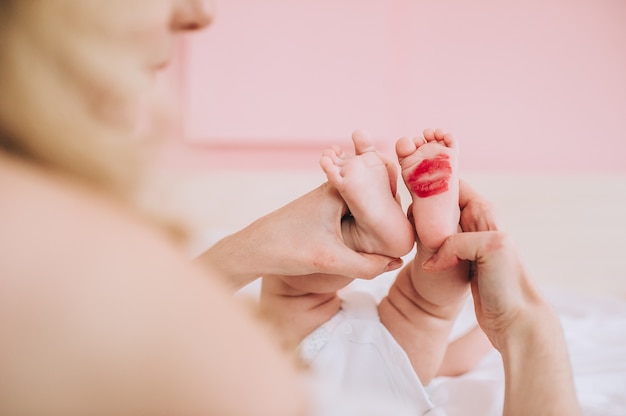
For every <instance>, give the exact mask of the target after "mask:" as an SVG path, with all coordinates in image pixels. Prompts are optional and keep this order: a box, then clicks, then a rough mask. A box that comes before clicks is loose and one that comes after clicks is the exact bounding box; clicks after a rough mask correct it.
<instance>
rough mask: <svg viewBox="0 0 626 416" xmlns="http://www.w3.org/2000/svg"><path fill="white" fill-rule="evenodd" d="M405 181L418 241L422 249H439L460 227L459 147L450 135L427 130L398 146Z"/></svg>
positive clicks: (398, 143)
mask: <svg viewBox="0 0 626 416" xmlns="http://www.w3.org/2000/svg"><path fill="white" fill-rule="evenodd" d="M396 153H397V155H398V160H399V162H400V166H401V168H402V178H403V179H404V183H405V184H406V186H407V188H408V189H409V191H410V193H411V197H412V198H413V204H412V208H411V212H410V214H409V215H411V214H412V215H413V221H414V225H415V231H416V232H417V238H418V241H419V243H420V244H421V245H422V247H423V248H425V249H427V250H429V251H430V250H432V251H434V250H437V249H438V248H439V247H440V246H441V244H442V243H443V241H444V240H445V239H446V238H447V237H449V236H450V235H452V234H454V233H456V232H457V229H458V224H459V216H460V210H459V179H458V174H457V159H458V148H457V144H456V141H455V139H454V138H453V137H452V135H451V134H450V133H444V132H443V131H442V130H441V129H437V130H435V131H432V130H425V131H424V137H423V138H422V137H419V138H415V139H412V140H411V139H407V138H402V139H400V140H398V142H397V143H396Z"/></svg>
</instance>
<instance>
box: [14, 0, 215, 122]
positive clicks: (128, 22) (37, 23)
mask: <svg viewBox="0 0 626 416" xmlns="http://www.w3.org/2000/svg"><path fill="white" fill-rule="evenodd" d="M6 4H9V6H8V7H7V8H6V10H8V12H7V17H8V19H7V21H8V22H10V24H11V29H10V31H11V32H9V33H10V35H11V36H12V37H11V39H19V41H18V40H16V41H11V42H12V43H14V44H17V43H18V42H19V48H20V51H21V52H20V54H21V55H23V57H24V58H25V60H24V62H28V64H26V66H27V68H28V69H30V70H32V71H33V72H34V73H35V72H41V71H42V70H43V71H49V72H51V73H52V72H54V73H55V74H56V75H55V77H56V78H58V80H59V82H61V83H63V85H64V86H65V85H66V86H67V88H68V90H72V91H74V92H77V93H78V94H80V95H82V96H83V100H84V101H85V102H86V103H87V107H88V108H91V110H92V111H94V112H95V113H96V114H95V115H96V116H99V117H100V118H102V117H105V118H106V117H110V118H111V119H112V120H113V119H115V118H118V119H120V118H122V119H123V118H126V119H128V118H129V116H128V114H126V115H120V114H112V113H115V112H118V113H119V112H121V110H119V111H118V110H116V109H117V108H120V109H124V108H125V109H126V110H128V108H130V107H132V106H133V105H134V104H135V103H133V102H132V101H133V99H136V98H138V96H139V95H141V94H143V93H145V92H146V89H147V88H150V86H152V85H153V80H154V76H155V74H156V73H157V72H159V71H160V70H162V69H163V68H165V67H166V66H167V65H168V63H169V62H170V60H171V59H172V57H173V54H174V48H175V38H176V36H177V35H178V34H180V33H182V32H186V31H192V30H198V29H202V28H204V27H206V26H207V25H208V24H209V23H210V21H211V20H212V18H213V4H212V2H211V1H210V0H31V1H24V0H10V1H9V2H7V3H6ZM98 112H99V113H101V114H97V113H98ZM131 112H132V111H131ZM92 115H94V114H92ZM131 117H132V116H131ZM127 121H128V120H127Z"/></svg>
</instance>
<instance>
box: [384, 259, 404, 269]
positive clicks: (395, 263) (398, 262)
mask: <svg viewBox="0 0 626 416" xmlns="http://www.w3.org/2000/svg"><path fill="white" fill-rule="evenodd" d="M402 263H403V261H402V259H395V260H394V261H392V262H391V263H389V264H388V265H387V267H386V268H385V271H387V272H390V271H392V270H396V269H397V268H398V267H400V266H402Z"/></svg>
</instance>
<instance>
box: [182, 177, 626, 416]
mask: <svg viewBox="0 0 626 416" xmlns="http://www.w3.org/2000/svg"><path fill="white" fill-rule="evenodd" d="M249 178H250V173H249V172H241V171H220V172H204V173H202V174H198V173H195V174H190V173H187V174H185V176H184V178H181V177H178V178H176V180H177V183H178V184H180V185H179V186H177V188H176V192H177V196H176V198H174V199H176V200H177V201H179V202H181V204H180V206H179V209H184V210H185V215H186V216H187V218H189V219H190V221H192V223H193V224H194V227H195V229H196V231H197V233H196V237H197V239H196V244H195V249H196V250H200V249H201V248H203V247H206V246H207V245H208V244H210V243H211V242H213V241H215V240H216V239H218V238H220V237H221V236H223V235H225V234H227V233H229V232H231V231H233V230H236V229H238V228H240V227H242V226H244V225H246V224H248V223H249V222H250V221H252V220H253V219H254V218H256V217H258V216H260V215H263V214H265V213H267V212H270V211H271V210H273V209H275V208H278V207H279V206H281V205H283V204H284V203H286V202H288V201H290V200H292V199H293V198H296V197H297V196H299V195H301V194H303V193H304V192H306V191H307V190H309V189H312V188H313V187H314V186H317V185H318V184H319V183H321V181H322V180H323V177H321V175H320V174H319V173H317V172H288V173H286V172H281V171H276V172H255V173H254V178H255V180H254V183H251V182H250V180H249ZM465 178H466V179H467V180H468V181H469V182H470V183H472V184H473V185H474V187H475V188H476V189H477V190H479V191H480V192H481V193H482V194H483V195H485V196H486V197H487V198H489V199H490V200H491V201H492V202H493V203H494V206H495V208H496V212H497V213H498V217H499V218H500V224H501V227H502V228H503V229H505V230H507V231H508V232H509V234H510V235H511V236H512V237H513V239H514V241H515V242H516V244H517V246H518V248H519V251H520V253H521V255H522V257H523V259H524V261H525V263H526V265H527V267H528V269H529V271H530V272H531V274H532V275H533V277H534V279H535V280H536V282H537V283H538V284H539V286H540V288H541V289H542V290H543V292H544V293H545V296H546V297H547V299H549V301H550V302H551V303H552V305H553V306H554V307H555V309H556V310H557V311H558V313H559V315H560V317H561V321H562V324H563V327H564V330H565V335H566V339H567V342H568V346H569V351H570V355H571V361H572V365H573V369H574V375H575V383H576V388H577V392H578V397H579V399H580V402H581V405H582V408H583V413H584V414H585V415H586V416H618V415H619V416H623V415H626V261H624V254H623V252H624V250H625V249H626V216H625V215H624V214H625V213H626V175H565V174H562V175H556V174H555V175H527V174H524V175H522V174H520V175H516V174H506V175H488V174H480V173H477V174H472V175H465ZM233 189H234V190H238V192H232V190H233ZM210 195H220V196H223V197H224V198H222V197H221V198H220V204H219V206H218V205H216V204H215V203H214V200H213V198H211V197H210ZM408 200H409V199H408V197H407V196H406V195H403V201H404V202H405V203H406V202H407V201H408ZM391 279H393V274H392V273H388V274H386V275H384V276H382V277H381V278H379V279H377V280H376V281H374V282H373V283H371V284H370V282H359V283H357V284H354V285H353V286H351V287H349V288H347V289H346V290H366V291H371V292H372V293H375V294H377V295H380V293H383V292H384V291H385V289H386V287H387V286H388V284H389V282H390V281H391ZM257 291H258V281H257V282H254V283H252V284H251V285H250V286H248V287H246V288H244V289H243V290H242V292H241V294H243V295H251V296H255V294H256V293H257ZM472 320H473V317H472V309H471V306H470V305H469V304H468V307H467V308H466V309H465V310H464V312H463V313H462V315H461V319H460V320H459V324H458V327H457V330H459V331H461V330H462V329H463V326H464V325H469V324H470V323H471V322H472ZM430 389H431V394H432V397H433V401H434V402H435V403H436V404H438V405H440V406H441V407H442V408H444V409H445V410H446V412H447V414H448V415H449V416H453V415H463V416H473V415H476V416H487V415H497V414H501V408H502V392H503V373H502V364H501V362H500V359H499V356H498V354H497V353H496V352H493V353H492V354H490V355H489V356H487V357H486V358H485V359H484V360H483V361H482V362H481V363H480V365H479V366H478V367H477V368H476V369H474V370H473V371H471V372H470V373H468V374H466V375H464V376H461V377H456V378H440V379H436V380H434V382H433V383H432V385H431V386H430Z"/></svg>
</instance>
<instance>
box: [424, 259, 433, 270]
mask: <svg viewBox="0 0 626 416" xmlns="http://www.w3.org/2000/svg"><path fill="white" fill-rule="evenodd" d="M433 264H435V260H434V259H433V257H429V258H428V259H427V260H426V261H425V262H424V263H422V269H424V270H428V269H430V268H431V267H433Z"/></svg>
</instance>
